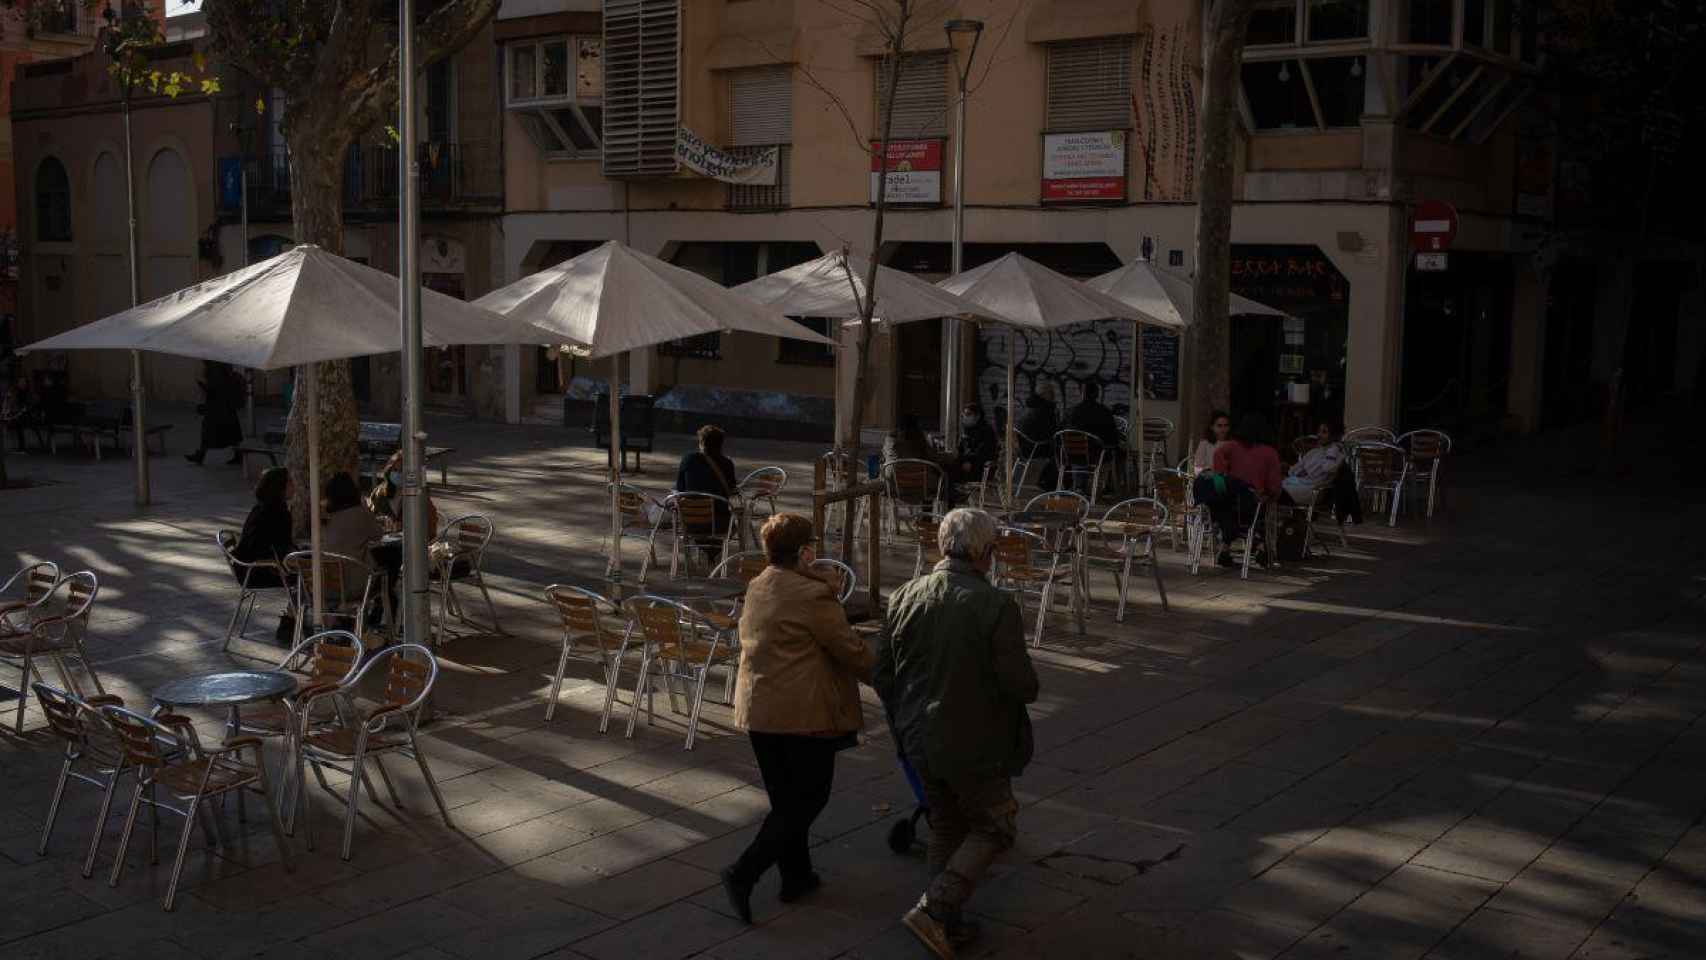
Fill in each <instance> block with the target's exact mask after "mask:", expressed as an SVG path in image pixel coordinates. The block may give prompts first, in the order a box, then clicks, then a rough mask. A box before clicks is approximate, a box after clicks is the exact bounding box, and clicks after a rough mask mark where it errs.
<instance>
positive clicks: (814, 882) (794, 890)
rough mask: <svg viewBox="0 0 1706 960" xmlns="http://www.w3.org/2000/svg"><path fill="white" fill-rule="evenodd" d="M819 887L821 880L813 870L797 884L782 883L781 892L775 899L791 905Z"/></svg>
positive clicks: (821, 884)
mask: <svg viewBox="0 0 1706 960" xmlns="http://www.w3.org/2000/svg"><path fill="white" fill-rule="evenodd" d="M821 886H823V878H822V877H820V876H818V875H817V871H816V870H813V871H812V872H811V873H808V874H806V875H805V877H804V878H803V879H801V880H800V881H798V882H797V883H789V882H787V881H783V883H782V891H781V892H780V893H778V894H777V895H776V899H778V900H780V901H782V902H783V903H793V902H794V901H795V900H798V899H800V898H801V897H804V896H806V895H808V894H810V893H812V892H813V891H814V890H816V889H817V888H818V887H821Z"/></svg>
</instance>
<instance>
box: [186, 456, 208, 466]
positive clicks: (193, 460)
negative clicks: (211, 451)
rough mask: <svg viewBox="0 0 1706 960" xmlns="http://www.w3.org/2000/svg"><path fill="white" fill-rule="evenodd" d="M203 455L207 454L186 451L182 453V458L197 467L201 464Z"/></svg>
mask: <svg viewBox="0 0 1706 960" xmlns="http://www.w3.org/2000/svg"><path fill="white" fill-rule="evenodd" d="M205 456H207V455H206V454H204V453H186V454H184V459H185V460H188V461H189V462H191V463H193V464H195V465H196V466H198V467H199V466H201V461H202V458H203V457H205Z"/></svg>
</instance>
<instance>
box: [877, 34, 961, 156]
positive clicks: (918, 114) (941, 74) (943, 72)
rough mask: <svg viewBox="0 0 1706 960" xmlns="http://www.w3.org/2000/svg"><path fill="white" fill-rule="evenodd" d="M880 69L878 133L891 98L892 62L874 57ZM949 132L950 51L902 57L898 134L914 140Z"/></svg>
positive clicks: (896, 116) (896, 136)
mask: <svg viewBox="0 0 1706 960" xmlns="http://www.w3.org/2000/svg"><path fill="white" fill-rule="evenodd" d="M872 64H873V67H874V69H875V71H876V75H877V77H876V90H877V95H876V104H877V116H876V119H875V123H874V125H873V127H872V130H873V131H874V136H881V134H882V131H883V112H884V110H885V109H886V108H887V107H888V100H889V62H888V60H887V59H886V58H881V59H877V60H874V61H872ZM947 135H948V54H947V53H946V52H943V51H938V52H935V53H910V54H906V55H905V56H903V57H902V58H901V61H900V85H899V89H898V92H897V93H896V95H895V98H894V137H893V139H896V140H913V139H920V138H926V137H945V136H947Z"/></svg>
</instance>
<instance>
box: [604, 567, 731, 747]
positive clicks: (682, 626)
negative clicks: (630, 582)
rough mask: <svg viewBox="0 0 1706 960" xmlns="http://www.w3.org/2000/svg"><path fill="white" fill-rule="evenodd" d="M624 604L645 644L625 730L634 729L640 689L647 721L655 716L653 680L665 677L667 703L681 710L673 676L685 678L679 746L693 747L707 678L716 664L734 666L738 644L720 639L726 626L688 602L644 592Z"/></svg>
mask: <svg viewBox="0 0 1706 960" xmlns="http://www.w3.org/2000/svg"><path fill="white" fill-rule="evenodd" d="M624 608H625V609H626V610H627V611H628V615H629V616H630V617H632V618H633V621H634V625H635V628H636V629H637V630H638V631H639V633H640V636H641V638H642V639H643V641H644V643H645V649H646V652H645V654H644V656H643V657H642V659H641V663H640V675H639V678H638V680H637V682H636V683H635V684H634V701H633V704H632V707H631V708H630V710H629V712H628V731H627V735H628V736H630V737H632V736H633V735H634V727H635V724H636V722H637V721H638V719H639V706H640V698H641V696H642V695H644V696H645V698H646V721H647V722H648V723H650V722H652V720H653V719H654V712H653V708H652V701H653V697H654V692H653V688H654V687H655V684H656V682H660V681H661V682H662V683H663V685H664V688H665V690H666V691H667V692H668V694H669V699H670V706H671V709H673V710H675V711H676V712H678V713H679V712H680V706H679V704H678V702H677V697H676V692H675V683H674V682H672V681H685V682H686V683H688V684H690V685H691V686H690V690H691V692H690V693H689V694H688V696H689V699H690V703H689V706H688V717H687V739H686V742H685V744H684V747H683V749H686V750H691V749H693V741H694V739H695V738H696V736H697V735H698V731H699V714H700V711H701V709H702V707H703V705H704V701H705V683H706V680H707V679H708V678H709V677H710V672H711V670H713V669H714V668H716V667H719V666H721V667H725V668H727V669H730V670H732V669H733V668H734V661H735V658H736V657H738V656H739V653H740V648H739V646H738V645H737V644H734V643H729V642H722V641H723V639H724V637H725V634H724V632H723V631H720V630H718V629H717V628H716V627H715V626H713V625H712V624H711V623H710V621H708V620H706V619H705V615H704V614H703V613H701V612H699V611H698V610H695V609H693V608H692V607H689V606H687V605H686V604H682V603H677V602H676V601H674V600H669V599H666V598H663V597H655V596H647V595H642V596H638V597H634V598H632V599H630V600H629V601H628V602H627V603H626V604H625V605H624ZM730 685H731V686H732V684H730Z"/></svg>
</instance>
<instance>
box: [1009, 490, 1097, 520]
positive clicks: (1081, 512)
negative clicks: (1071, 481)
mask: <svg viewBox="0 0 1706 960" xmlns="http://www.w3.org/2000/svg"><path fill="white" fill-rule="evenodd" d="M1025 509H1026V510H1047V511H1048V512H1050V513H1070V514H1073V515H1074V516H1076V517H1077V518H1078V522H1080V523H1082V522H1084V518H1085V517H1088V516H1089V515H1090V498H1089V497H1086V496H1085V495H1083V494H1082V493H1079V492H1078V491H1076V490H1052V491H1050V492H1048V493H1039V494H1037V495H1036V496H1034V497H1032V498H1031V499H1030V500H1028V501H1026V503H1025Z"/></svg>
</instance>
